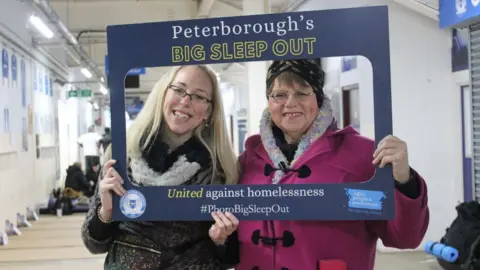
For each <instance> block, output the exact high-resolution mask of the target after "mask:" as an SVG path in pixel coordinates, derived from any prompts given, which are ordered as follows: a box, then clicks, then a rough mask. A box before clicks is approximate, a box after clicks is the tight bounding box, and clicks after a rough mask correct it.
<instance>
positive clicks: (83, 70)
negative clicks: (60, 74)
mask: <svg viewBox="0 0 480 270" xmlns="http://www.w3.org/2000/svg"><path fill="white" fill-rule="evenodd" d="M80 71H81V72H82V73H83V75H85V77H87V78H88V79H90V78H92V73H91V72H90V70H88V69H86V68H82V69H81V70H80Z"/></svg>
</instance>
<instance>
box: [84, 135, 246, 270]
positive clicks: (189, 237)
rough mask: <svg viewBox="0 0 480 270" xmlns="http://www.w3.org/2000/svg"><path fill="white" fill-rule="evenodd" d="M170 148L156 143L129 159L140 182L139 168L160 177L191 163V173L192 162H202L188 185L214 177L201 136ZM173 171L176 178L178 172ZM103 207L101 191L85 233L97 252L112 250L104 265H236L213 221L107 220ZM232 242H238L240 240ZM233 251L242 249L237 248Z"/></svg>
mask: <svg viewBox="0 0 480 270" xmlns="http://www.w3.org/2000/svg"><path fill="white" fill-rule="evenodd" d="M166 153H168V152H167V148H166V147H165V145H163V144H162V145H154V146H153V147H152V148H151V149H150V151H149V152H146V153H144V155H143V158H141V159H135V160H132V159H131V160H129V171H128V174H129V178H130V179H132V181H134V182H137V184H140V185H148V184H146V182H145V181H144V182H141V183H139V178H141V177H140V176H138V175H139V174H138V173H137V174H135V171H137V172H138V171H141V172H145V173H146V174H149V173H150V174H152V173H153V172H155V173H156V174H157V176H156V177H151V178H150V179H151V180H152V181H155V180H158V178H160V177H162V176H163V175H171V174H165V172H168V171H170V170H174V169H178V166H186V167H185V170H181V172H182V173H185V174H187V173H188V171H189V170H190V169H192V168H197V169H196V170H197V171H196V172H194V175H193V177H190V178H189V180H188V181H187V182H184V183H183V184H184V185H195V184H208V183H210V180H211V176H212V172H213V170H212V167H211V165H210V159H209V154H208V151H207V150H206V149H205V148H204V147H203V145H201V144H200V142H199V141H196V140H195V139H192V140H190V141H188V142H187V143H185V144H184V145H182V146H180V147H179V148H177V149H176V150H175V151H173V152H172V153H170V154H166ZM139 164H140V165H139ZM198 165H200V166H198ZM189 166H192V167H191V168H190V167H189ZM132 167H133V168H134V169H132ZM198 168H200V169H198ZM152 171H153V172H152ZM169 177H172V178H175V176H173V175H172V176H169ZM177 177H185V175H183V176H182V175H180V176H177ZM167 180H168V179H167ZM215 182H218V184H221V183H224V182H225V179H224V177H222V176H219V177H218V178H217V179H216V181H215ZM151 185H154V184H151ZM95 194H98V192H95ZM98 207H100V198H99V197H98V195H95V200H94V202H93V204H92V205H91V207H90V210H89V212H88V214H87V217H86V219H85V222H84V224H83V226H82V238H83V241H84V243H85V246H86V247H87V248H88V250H90V252H91V253H94V254H98V253H108V255H107V257H106V259H105V266H104V269H168V270H177V269H178V270H184V269H204V270H223V269H228V268H230V266H231V265H229V261H228V260H227V259H229V258H227V257H226V255H225V254H227V251H226V250H225V249H226V248H227V247H226V246H220V247H218V246H216V245H215V243H214V242H213V241H212V240H211V239H210V237H209V235H208V231H209V229H210V227H211V225H212V224H213V221H182V222H175V221H169V222H166V221H158V222H135V221H128V222H112V223H110V224H105V223H102V222H101V221H100V219H99V217H98V215H97V209H98ZM158 207H162V206H158ZM230 246H232V245H230ZM232 247H233V248H237V245H233V246H232ZM228 254H233V255H236V253H235V252H231V251H230V252H228ZM235 259H236V258H233V260H235ZM235 263H236V261H234V262H232V264H235Z"/></svg>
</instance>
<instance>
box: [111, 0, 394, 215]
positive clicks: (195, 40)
mask: <svg viewBox="0 0 480 270" xmlns="http://www.w3.org/2000/svg"><path fill="white" fill-rule="evenodd" d="M265 25H268V27H267V28H265ZM270 26H273V27H275V30H274V31H267V30H266V29H268V28H269V27H270ZM388 27H389V21H388V8H387V7H380V6H377V7H366V8H355V9H335V10H322V11H307V12H294V13H280V14H265V15H253V16H239V17H227V18H211V19H197V20H184V21H171V22H157V23H142V24H133V25H115V26H109V27H108V28H107V38H108V52H109V69H110V71H109V72H110V73H109V78H108V83H109V88H110V89H115V91H111V93H110V94H111V99H110V101H111V123H112V135H113V138H112V139H113V140H112V143H113V147H112V151H113V153H112V154H113V159H115V160H117V163H116V165H115V168H116V169H117V171H118V172H119V173H120V175H121V176H122V177H123V179H125V180H126V181H125V183H124V186H125V188H126V190H127V191H128V192H127V194H126V195H125V196H123V197H121V198H120V197H118V196H114V205H116V206H115V207H114V209H113V219H114V220H131V219H135V220H152V221H153V220H211V215H210V211H212V210H213V209H222V210H224V211H230V212H233V213H234V214H236V216H237V217H238V218H239V219H241V220H266V219H270V220H271V219H276V220H386V219H393V218H394V216H395V208H394V179H393V176H392V169H391V167H387V168H383V169H377V171H376V173H375V176H374V178H372V179H371V180H370V181H368V180H369V179H365V181H368V182H364V183H344V184H301V185H254V186H245V185H229V186H180V187H175V186H169V187H142V186H137V185H133V184H132V183H131V182H130V181H128V180H127V179H128V178H127V174H126V168H127V163H126V160H127V156H126V147H125V145H126V143H125V139H126V134H125V125H126V123H125V117H124V115H125V88H124V78H125V74H127V73H128V71H129V70H131V69H132V68H133V67H158V66H177V65H194V64H214V63H227V62H247V61H268V60H279V59H301V58H322V57H334V56H346V55H363V56H365V57H367V58H368V59H369V60H370V61H371V63H372V66H373V86H374V87H373V89H374V101H375V102H374V112H375V141H376V142H377V143H378V142H379V141H380V140H381V139H382V138H384V137H385V136H387V135H389V134H391V133H392V108H391V92H390V91H391V82H390V51H389V29H388ZM195 29H200V30H199V31H195ZM213 33H216V35H217V36H216V37H215V38H212V35H213ZM352 37H354V38H352ZM352 40H353V41H354V42H352ZM159 52H161V53H159ZM259 95H261V97H262V98H264V96H263V95H264V92H263V91H262V92H261V93H260V94H259ZM331 182H336V181H335V180H332V181H331ZM174 190H182V192H181V193H182V194H190V195H188V196H186V197H182V196H180V197H178V196H176V197H174V198H172V196H170V198H169V192H170V194H172V193H173V192H172V191H174ZM225 191H227V192H225Z"/></svg>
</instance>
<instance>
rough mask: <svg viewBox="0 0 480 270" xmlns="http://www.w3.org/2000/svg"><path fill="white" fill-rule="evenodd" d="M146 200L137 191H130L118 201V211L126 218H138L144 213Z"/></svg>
mask: <svg viewBox="0 0 480 270" xmlns="http://www.w3.org/2000/svg"><path fill="white" fill-rule="evenodd" d="M145 208H147V200H145V196H143V194H142V193H141V192H140V191H138V190H134V189H131V190H129V191H127V194H125V195H124V196H123V197H122V198H121V199H120V211H122V213H123V214H124V215H125V216H126V217H128V218H138V217H139V216H141V215H142V214H143V213H144V212H145Z"/></svg>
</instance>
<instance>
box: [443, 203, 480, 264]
mask: <svg viewBox="0 0 480 270" xmlns="http://www.w3.org/2000/svg"><path fill="white" fill-rule="evenodd" d="M456 210H457V217H456V218H455V220H454V221H453V222H452V224H451V225H450V227H448V228H447V229H446V233H445V235H444V236H443V237H442V239H441V240H440V242H441V243H443V244H445V245H447V246H451V247H453V248H455V249H457V250H458V259H457V261H456V262H454V263H450V262H447V261H445V260H442V259H438V263H439V264H440V265H441V266H442V267H443V269H445V270H478V269H480V204H479V203H478V202H476V201H471V202H464V203H461V204H459V205H457V207H456Z"/></svg>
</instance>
